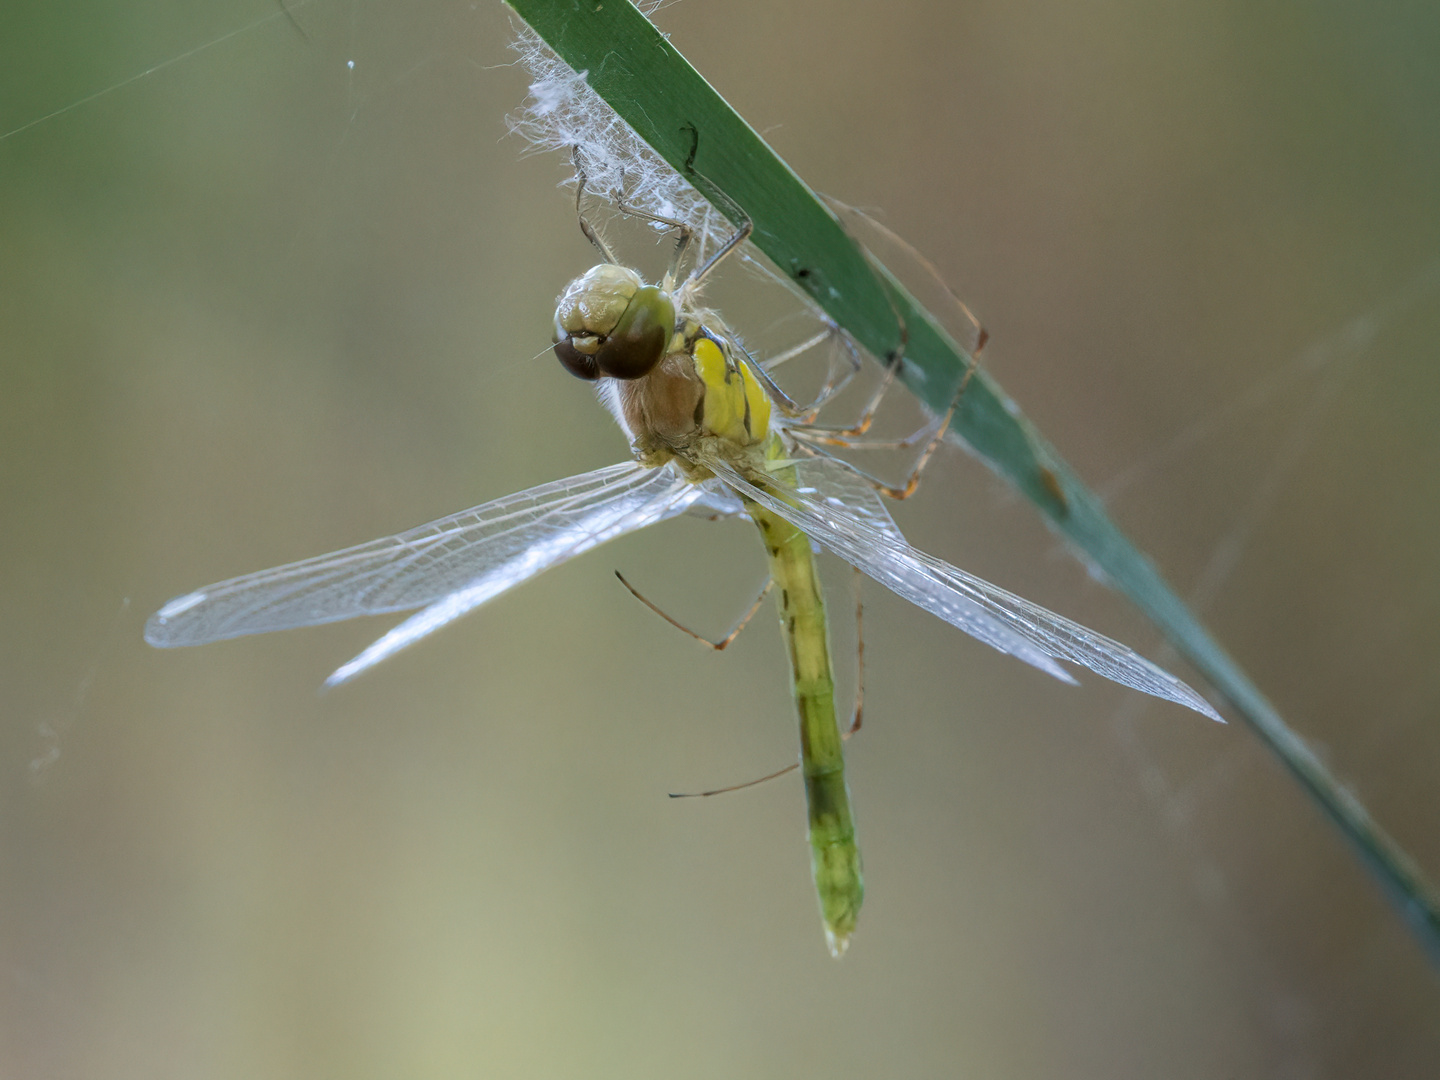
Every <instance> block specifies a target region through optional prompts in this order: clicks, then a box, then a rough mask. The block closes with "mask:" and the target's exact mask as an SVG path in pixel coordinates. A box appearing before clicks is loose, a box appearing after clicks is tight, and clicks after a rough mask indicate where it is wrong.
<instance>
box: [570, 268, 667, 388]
mask: <svg viewBox="0 0 1440 1080" xmlns="http://www.w3.org/2000/svg"><path fill="white" fill-rule="evenodd" d="M674 334H675V304H674V302H673V301H672V300H671V299H670V297H669V296H668V295H667V294H666V293H665V291H664V290H663V289H660V288H658V287H656V286H654V285H646V284H645V283H644V281H643V280H642V279H641V277H640V275H639V274H637V273H636V272H635V271H634V270H629V269H627V268H625V267H623V266H616V265H614V264H613V263H601V264H600V265H599V266H595V267H592V268H591V269H590V270H588V271H586V273H584V274H583V275H581V276H580V277H578V278H576V279H575V280H574V281H572V282H571V283H570V284H569V285H568V286H566V288H565V291H564V292H563V293H561V294H560V300H559V302H558V303H557V304H556V306H555V355H556V357H558V358H559V360H560V363H561V364H562V365H564V367H565V370H566V371H568V372H570V374H571V375H574V376H576V377H577V378H580V379H586V380H588V381H590V382H593V381H595V380H596V379H598V378H600V377H601V376H602V375H603V376H608V377H610V378H612V379H643V378H644V377H645V376H646V375H648V374H650V372H651V371H653V370H654V369H655V366H656V365H657V364H659V363H660V361H661V360H663V359H664V358H665V352H666V350H667V349H668V348H669V346H670V339H671V338H672V337H673V336H674Z"/></svg>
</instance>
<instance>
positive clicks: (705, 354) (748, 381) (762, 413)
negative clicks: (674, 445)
mask: <svg viewBox="0 0 1440 1080" xmlns="http://www.w3.org/2000/svg"><path fill="white" fill-rule="evenodd" d="M690 356H691V358H692V359H693V360H694V362H695V373H696V374H697V375H698V376H699V377H700V381H701V382H702V383H704V385H705V400H704V405H703V414H702V416H701V418H700V420H701V426H702V428H703V429H704V430H705V431H706V432H707V433H709V434H712V435H719V436H720V437H721V438H723V439H728V440H729V441H730V442H733V443H736V444H738V445H740V446H751V445H753V444H755V443H758V442H760V441H761V440H763V439H764V438H765V436H766V435H767V434H768V432H769V430H770V398H769V396H768V395H767V394H766V393H765V391H764V389H763V388H762V387H761V386H760V385H759V384H758V383H756V381H755V380H754V379H752V378H750V376H749V375H748V374H746V372H745V369H744V367H742V366H741V365H739V364H731V363H730V361H729V358H728V357H727V356H726V355H725V352H724V350H723V349H721V347H720V346H719V345H717V344H716V343H715V342H714V341H712V340H711V339H710V338H708V337H699V338H697V339H696V340H695V344H694V345H693V346H691V348H690Z"/></svg>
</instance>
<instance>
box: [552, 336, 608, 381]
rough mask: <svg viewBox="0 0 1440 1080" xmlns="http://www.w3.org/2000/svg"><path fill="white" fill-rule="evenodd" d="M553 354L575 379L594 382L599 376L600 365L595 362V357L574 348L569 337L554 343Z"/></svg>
mask: <svg viewBox="0 0 1440 1080" xmlns="http://www.w3.org/2000/svg"><path fill="white" fill-rule="evenodd" d="M555 356H556V358H557V359H559V361H560V363H561V365H562V366H563V367H564V368H565V370H566V371H568V372H570V374H571V375H574V376H575V377H576V378H577V379H584V380H585V381H586V382H594V381H595V380H596V379H598V378H600V365H599V364H597V363H595V357H593V356H586V355H585V354H584V353H583V352H581V351H580V350H579V349H577V348H575V346H574V345H572V344H571V343H570V339H569V338H566V339H565V340H563V341H557V342H556V343H555Z"/></svg>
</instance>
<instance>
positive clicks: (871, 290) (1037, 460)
mask: <svg viewBox="0 0 1440 1080" xmlns="http://www.w3.org/2000/svg"><path fill="white" fill-rule="evenodd" d="M509 2H510V5H511V6H512V7H513V8H514V9H515V10H516V11H517V12H518V13H519V14H520V16H521V17H522V18H523V19H524V20H525V21H526V22H527V23H528V24H529V25H530V26H531V27H532V28H533V29H534V30H535V32H536V33H537V34H539V36H540V37H541V38H542V39H544V41H545V42H546V43H547V44H548V45H549V46H550V47H551V48H552V49H553V50H554V51H555V52H556V53H557V54H559V56H560V57H561V58H562V59H563V60H565V62H566V63H568V64H569V65H570V66H571V67H572V68H574V69H575V70H576V71H583V72H586V73H587V81H588V83H589V84H590V86H591V87H593V88H594V89H595V90H596V92H598V93H599V94H600V96H601V97H602V98H604V99H605V100H606V102H608V103H609V105H610V106H611V107H612V108H613V109H614V110H615V111H616V112H617V113H618V114H619V115H620V116H621V117H622V118H623V119H624V120H625V121H626V122H628V123H629V124H630V126H631V127H633V128H634V129H635V131H636V132H637V133H638V134H639V135H640V137H641V138H642V139H644V140H645V142H646V143H648V144H649V145H650V146H651V148H653V149H654V150H655V152H656V153H657V154H659V155H660V157H662V158H664V159H665V161H667V162H669V164H670V165H671V166H672V167H674V168H675V169H676V170H677V171H679V172H680V173H681V174H682V175H684V176H685V177H686V179H688V180H690V181H691V182H692V183H694V184H695V186H696V187H697V188H699V189H700V190H701V192H702V193H704V194H705V195H706V196H707V197H709V198H711V200H712V202H714V203H715V205H716V208H717V209H719V210H720V211H721V212H724V211H725V207H726V206H727V205H729V204H730V202H732V201H733V203H734V204H738V205H739V206H742V207H744V209H745V212H746V213H747V214H749V215H750V217H751V219H752V220H753V221H754V224H755V232H754V235H753V240H754V242H755V244H756V246H757V247H759V248H760V250H761V251H763V252H764V253H765V254H766V255H767V256H769V257H770V259H771V260H772V261H773V262H774V263H775V265H776V266H778V267H779V268H780V269H781V270H782V271H783V272H785V273H786V274H788V275H789V276H790V277H791V278H792V279H793V280H794V281H795V283H796V284H797V285H798V286H800V288H801V289H803V290H804V291H805V292H807V293H808V294H809V295H810V296H811V297H812V298H813V299H814V300H815V302H816V303H818V304H819V305H820V306H821V307H822V308H823V309H824V310H825V311H826V312H828V313H829V315H830V316H831V317H832V318H833V319H834V320H835V321H836V322H837V323H839V324H840V325H841V326H843V327H844V328H845V329H846V330H847V331H849V332H850V333H851V334H852V335H854V337H855V338H856V339H857V340H858V341H860V343H861V344H863V345H864V346H865V347H866V348H867V349H869V350H870V352H871V353H873V354H874V355H876V356H884V355H886V354H887V353H888V352H890V351H891V350H892V349H893V348H894V347H895V346H896V345H897V343H898V339H899V332H898V329H897V323H896V318H895V312H896V310H897V309H898V310H899V312H900V314H901V316H902V318H903V319H904V322H905V326H906V328H907V330H908V332H909V339H908V342H907V344H906V346H905V364H904V367H903V370H902V378H903V379H904V381H905V383H906V385H907V386H909V388H910V389H911V391H912V392H914V393H915V394H916V396H917V397H919V398H920V399H921V400H922V401H924V402H925V403H926V405H928V406H929V407H930V408H931V409H932V410H934V411H936V412H942V411H944V409H946V408H947V407H948V405H949V403H950V400H951V398H952V396H953V394H954V392H955V389H956V387H957V386H958V385H959V383H960V379H961V378H962V377H963V375H964V372H965V370H966V368H967V367H969V366H970V363H971V358H970V357H969V356H968V355H967V354H966V353H965V352H964V351H963V350H961V349H960V348H959V347H958V346H957V345H956V344H955V342H954V341H953V340H952V339H951V338H950V337H949V336H948V335H947V334H946V333H945V332H944V331H943V330H942V329H941V328H940V326H939V324H938V323H937V322H936V320H935V319H934V318H933V317H932V316H931V315H930V314H929V313H928V312H926V311H925V310H924V309H923V308H921V307H920V306H919V305H918V304H917V303H916V301H915V300H914V299H913V298H912V297H910V296H909V294H908V293H907V292H906V291H905V290H904V288H903V287H901V286H900V285H899V283H898V282H896V281H894V279H893V278H891V277H890V276H889V275H888V272H886V271H884V270H883V268H879V269H878V270H875V269H872V265H871V262H870V261H869V260H867V258H866V256H865V255H864V254H863V253H862V252H861V250H860V249H859V248H858V247H857V245H856V244H855V242H854V240H853V239H852V238H851V237H850V236H849V234H848V233H847V232H846V231H845V230H844V229H843V228H842V227H841V225H840V224H839V222H838V221H837V220H836V218H835V217H834V215H833V214H832V213H831V212H830V210H829V209H828V208H827V207H826V206H825V205H824V204H823V203H822V202H821V201H820V200H819V199H818V198H817V197H816V195H815V193H814V192H813V191H811V190H810V188H809V187H807V186H806V185H805V183H804V182H803V181H802V180H801V179H800V178H799V177H798V176H796V175H795V173H794V172H792V171H791V169H790V167H789V166H788V165H786V164H785V162H783V161H782V160H780V158H779V157H777V156H776V155H775V153H774V151H772V150H771V149H770V148H769V146H767V145H766V144H765V142H764V140H763V139H761V138H760V136H759V135H757V134H756V133H755V131H754V130H753V129H752V128H751V127H750V126H749V125H748V124H747V123H746V122H745V121H744V120H743V119H742V118H741V117H740V116H739V115H738V114H736V112H735V111H734V110H733V109H732V108H731V107H730V106H729V105H728V104H726V102H725V101H724V99H723V98H721V97H720V95H719V94H717V93H716V92H715V90H714V89H713V88H712V87H711V86H710V84H709V83H707V82H706V81H705V80H704V79H703V78H702V77H701V76H700V75H699V73H698V72H696V71H695V69H694V68H693V67H691V66H690V64H689V62H688V61H687V60H686V59H685V58H684V57H683V56H681V55H680V53H679V52H677V51H676V49H675V48H674V47H673V46H672V45H671V44H670V42H669V41H668V40H666V38H665V37H664V36H663V35H662V34H661V33H660V32H659V31H658V30H657V29H656V28H655V27H654V25H653V24H651V23H650V22H649V20H647V19H646V18H645V16H644V15H642V14H641V13H640V12H639V11H638V10H636V9H635V8H634V7H633V6H632V5H631V4H629V3H628V2H625V0H598V2H597V0H509ZM717 189H718V191H719V192H720V193H721V195H719V196H717V195H716V191H717ZM877 274H878V275H879V277H884V278H885V279H886V285H883V286H882V284H881V283H880V280H879V277H877ZM887 289H888V290H889V291H891V293H892V295H890V296H887V295H886V293H887ZM952 431H953V432H954V434H955V435H957V436H958V437H960V438H962V439H963V440H964V442H965V443H966V444H968V445H969V447H970V448H971V449H973V450H974V451H975V452H977V453H978V454H980V456H981V457H982V458H984V459H985V461H986V462H987V463H988V464H989V465H990V466H991V467H992V468H994V469H995V470H996V471H997V472H999V473H1001V474H1002V475H1003V476H1005V478H1006V479H1007V480H1009V481H1010V483H1012V484H1013V485H1014V486H1015V487H1017V488H1018V489H1019V490H1020V491H1021V492H1023V493H1024V494H1025V496H1026V497H1027V498H1028V499H1030V501H1031V502H1033V503H1034V504H1035V505H1036V506H1037V507H1038V508H1039V509H1040V510H1041V512H1042V513H1044V514H1045V515H1046V516H1047V517H1048V518H1049V519H1050V521H1051V523H1052V524H1053V525H1054V527H1055V528H1057V529H1058V530H1059V531H1060V532H1062V533H1064V534H1065V536H1066V537H1068V538H1069V539H1070V540H1071V541H1072V542H1073V543H1074V544H1076V545H1077V546H1078V547H1079V548H1081V549H1082V550H1083V551H1084V552H1085V553H1086V554H1087V556H1088V557H1089V559H1090V560H1091V561H1092V562H1093V564H1094V565H1096V566H1098V567H1099V568H1100V569H1101V570H1103V571H1104V572H1105V574H1106V575H1107V576H1108V577H1109V578H1110V580H1111V581H1112V582H1113V583H1114V584H1115V585H1116V586H1117V587H1118V588H1119V589H1120V590H1121V591H1122V592H1124V593H1125V594H1126V595H1127V596H1129V597H1130V599H1131V600H1132V601H1133V602H1134V603H1135V604H1136V605H1137V606H1138V607H1139V608H1140V609H1141V610H1142V611H1143V612H1145V614H1146V615H1148V616H1149V618H1150V619H1151V621H1153V622H1154V623H1155V625H1156V626H1158V627H1159V628H1160V629H1161V631H1162V632H1163V633H1164V634H1165V636H1166V637H1167V638H1168V639H1169V641H1170V643H1171V644H1172V645H1173V646H1174V647H1175V649H1176V650H1178V651H1179V652H1180V654H1181V655H1183V656H1184V657H1185V658H1186V659H1187V660H1189V661H1190V663H1192V664H1193V665H1194V666H1195V667H1196V668H1197V669H1198V670H1199V671H1200V672H1202V673H1203V674H1204V675H1205V677H1206V678H1207V679H1208V680H1209V681H1210V683H1211V684H1212V685H1213V686H1214V687H1215V689H1216V690H1217V691H1218V692H1219V693H1220V694H1221V695H1222V696H1223V697H1224V699H1225V700H1226V702H1228V704H1229V706H1230V707H1231V709H1232V710H1233V711H1234V712H1235V713H1237V714H1239V715H1240V716H1241V717H1243V718H1244V719H1245V720H1246V721H1247V722H1248V723H1249V724H1250V726H1251V727H1252V728H1253V729H1254V730H1255V732H1256V733H1257V734H1258V735H1259V737H1260V739H1261V741H1262V742H1264V744H1265V745H1266V746H1268V747H1269V748H1270V750H1271V751H1272V752H1273V753H1274V754H1275V755H1276V756H1277V757H1278V758H1279V759H1280V760H1281V761H1282V762H1283V763H1284V764H1285V766H1286V768H1288V769H1289V770H1290V773H1291V774H1292V775H1293V776H1294V777H1295V778H1296V780H1298V781H1299V782H1300V784H1301V786H1302V787H1303V788H1304V789H1305V790H1306V791H1307V792H1308V793H1309V795H1310V796H1311V797H1312V798H1313V799H1314V800H1315V802H1316V803H1317V804H1318V805H1319V806H1320V807H1321V808H1322V809H1323V810H1324V812H1325V814H1326V815H1327V816H1328V817H1329V818H1330V820H1331V821H1332V822H1333V823H1334V825H1335V826H1336V827H1337V828H1338V829H1339V830H1340V831H1341V832H1342V833H1343V834H1344V835H1345V836H1346V838H1347V839H1348V840H1349V841H1350V842H1351V843H1352V844H1353V845H1354V847H1355V849H1356V850H1357V851H1358V853H1359V854H1360V856H1361V859H1362V861H1363V862H1364V863H1365V865H1366V866H1367V867H1368V869H1369V870H1370V872H1371V873H1372V874H1373V875H1374V877H1375V878H1376V880H1377V881H1379V883H1380V885H1381V887H1382V889H1383V890H1384V891H1385V893H1386V895H1387V896H1388V897H1389V898H1390V900H1391V901H1392V902H1393V903H1394V904H1395V906H1396V907H1397V909H1398V910H1399V912H1400V914H1401V916H1402V917H1403V918H1404V920H1405V922H1406V923H1407V925H1408V926H1409V927H1410V929H1411V931H1412V932H1413V933H1414V934H1415V936H1416V937H1417V938H1418V939H1419V940H1420V942H1421V943H1422V945H1423V946H1424V947H1425V949H1426V950H1427V952H1428V953H1429V955H1430V957H1431V959H1432V961H1433V962H1435V963H1436V964H1437V965H1440V901H1437V898H1436V894H1435V892H1434V891H1433V890H1432V888H1431V887H1430V885H1429V883H1428V882H1427V881H1426V880H1425V878H1424V876H1423V875H1422V874H1421V873H1420V871H1419V869H1418V868H1417V867H1416V866H1415V864H1414V862H1413V861H1412V860H1411V859H1410V858H1409V857H1408V856H1407V855H1406V854H1405V852H1404V851H1403V850H1402V849H1401V848H1400V847H1399V845H1398V844H1396V843H1395V841H1394V840H1393V839H1391V838H1390V836H1389V835H1387V834H1386V833H1385V831H1384V830H1383V829H1381V828H1380V826H1379V825H1378V824H1376V822H1375V821H1374V820H1373V819H1372V818H1371V817H1370V815H1369V813H1368V812H1367V811H1366V809H1365V807H1364V806H1363V805H1362V804H1361V803H1360V802H1359V800H1358V799H1356V798H1355V796H1354V795H1353V794H1351V793H1350V792H1349V791H1348V790H1346V789H1345V788H1344V786H1343V785H1341V784H1340V783H1339V782H1338V781H1337V780H1336V779H1335V777H1334V776H1333V775H1331V773H1330V772H1329V770H1328V769H1326V767H1325V765H1324V764H1323V763H1322V762H1321V761H1320V760H1319V758H1318V757H1316V755H1315V754H1314V752H1313V751H1312V750H1311V749H1310V748H1309V747H1308V746H1307V745H1306V744H1305V743H1304V741H1303V740H1302V739H1301V738H1300V737H1299V736H1298V735H1296V734H1295V732H1293V731H1292V730H1291V729H1290V728H1289V727H1288V726H1287V725H1286V724H1285V722H1284V720H1283V719H1282V718H1281V717H1280V714H1279V713H1278V712H1277V711H1276V710H1275V708H1274V706H1272V705H1271V704H1270V702H1269V701H1267V700H1266V698H1265V696H1264V695H1263V694H1261V693H1260V691H1259V689H1258V688H1257V687H1256V686H1255V685H1254V684H1253V683H1252V682H1251V681H1250V679H1249V678H1248V677H1247V676H1246V674H1245V672H1244V671H1243V670H1242V669H1241V668H1240V667H1239V666H1238V665H1237V664H1236V663H1235V662H1234V660H1232V659H1231V658H1230V656H1229V655H1227V654H1226V652H1225V651H1224V650H1223V649H1222V648H1220V646H1219V645H1218V644H1217V643H1216V642H1215V640H1214V639H1213V638H1212V637H1211V636H1210V634H1209V633H1208V632H1207V631H1206V630H1205V628H1204V626H1202V625H1201V623H1200V621H1199V620H1198V619H1197V618H1196V617H1195V615H1194V613H1192V612H1191V611H1190V609H1189V608H1188V607H1187V606H1186V605H1185V603H1184V602H1183V601H1182V600H1181V599H1180V598H1179V597H1178V596H1177V595H1176V594H1175V592H1174V591H1173V590H1172V589H1171V588H1170V586H1169V585H1168V584H1166V582H1165V580H1164V579H1163V578H1162V577H1161V576H1160V574H1159V573H1158V572H1157V571H1156V569H1155V567H1154V566H1153V565H1152V564H1151V563H1150V561H1149V560H1148V559H1147V558H1146V557H1145V556H1144V555H1143V554H1142V553H1141V552H1140V551H1139V550H1137V549H1136V547H1135V546H1134V544H1132V543H1131V542H1130V541H1129V540H1128V539H1127V538H1126V536H1125V535H1124V533H1122V532H1121V531H1120V530H1119V529H1118V528H1117V527H1116V526H1115V524H1114V522H1112V521H1111V520H1110V518H1109V516H1108V515H1107V514H1106V513H1105V510H1104V508H1103V506H1102V505H1101V503H1100V501H1099V499H1097V498H1096V497H1095V496H1094V495H1093V494H1092V493H1091V492H1090V491H1089V490H1087V489H1086V488H1085V486H1084V485H1083V484H1082V483H1081V482H1080V481H1079V479H1078V478H1077V477H1076V476H1075V474H1074V473H1073V472H1072V471H1071V470H1070V468H1069V467H1068V466H1067V465H1066V464H1065V462H1064V461H1063V460H1062V459H1061V458H1060V456H1059V455H1058V454H1057V453H1056V452H1055V450H1054V449H1053V448H1052V447H1051V446H1050V445H1049V443H1047V442H1046V441H1045V440H1044V439H1043V438H1041V436H1040V435H1039V433H1038V432H1037V431H1036V430H1035V428H1034V427H1033V426H1032V425H1031V424H1030V423H1029V421H1028V420H1026V419H1025V417H1024V416H1023V414H1021V412H1020V411H1019V409H1018V408H1017V407H1016V406H1015V404H1014V403H1013V402H1012V401H1011V400H1010V399H1009V398H1008V397H1006V395H1005V393H1004V391H1003V390H1001V388H1000V387H999V385H997V384H996V383H995V381H994V380H993V379H991V378H990V377H989V376H988V375H987V374H986V373H985V372H984V371H983V370H982V371H980V372H978V373H977V374H976V376H975V378H974V379H973V380H972V382H971V384H970V386H969V387H968V388H967V390H966V393H965V397H964V401H963V404H962V407H961V409H960V410H959V412H958V413H957V415H956V418H955V422H954V424H953V426H952Z"/></svg>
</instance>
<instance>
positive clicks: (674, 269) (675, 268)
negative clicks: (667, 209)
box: [615, 199, 695, 290]
mask: <svg viewBox="0 0 1440 1080" xmlns="http://www.w3.org/2000/svg"><path fill="white" fill-rule="evenodd" d="M615 208H616V209H617V210H619V211H620V212H621V213H622V214H628V215H630V216H631V217H638V218H642V219H643V220H645V221H653V222H655V223H656V224H657V225H667V226H669V227H670V228H672V229H675V230H677V231H678V232H679V233H680V237H679V239H678V240H676V241H675V252H674V254H672V255H671V256H670V267H669V269H667V270H666V271H665V282H666V286H665V287H666V289H667V290H668V289H673V288H674V287H675V285H674V282H675V279H676V277H677V276H678V275H679V273H680V263H681V262H682V261H683V260H684V258H685V252H687V251H688V250H689V249H690V242H691V241H692V240H693V239H694V238H695V230H694V229H692V228H691V227H690V226H689V225H686V224H685V222H683V221H676V220H675V219H674V218H668V217H662V216H661V215H660V214H652V213H650V211H648V210H641V209H640V208H639V207H637V206H631V205H630V204H629V203H627V202H625V200H623V199H616V200H615Z"/></svg>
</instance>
